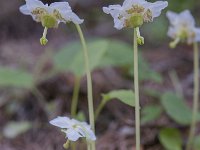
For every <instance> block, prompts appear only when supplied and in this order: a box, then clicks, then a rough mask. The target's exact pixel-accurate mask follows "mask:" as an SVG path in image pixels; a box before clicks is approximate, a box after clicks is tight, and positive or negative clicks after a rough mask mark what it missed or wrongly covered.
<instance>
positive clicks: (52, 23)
mask: <svg viewBox="0 0 200 150" xmlns="http://www.w3.org/2000/svg"><path fill="white" fill-rule="evenodd" d="M41 22H42V26H43V27H47V28H55V27H57V26H58V22H57V20H56V18H55V17H54V16H51V15H43V16H42V20H41Z"/></svg>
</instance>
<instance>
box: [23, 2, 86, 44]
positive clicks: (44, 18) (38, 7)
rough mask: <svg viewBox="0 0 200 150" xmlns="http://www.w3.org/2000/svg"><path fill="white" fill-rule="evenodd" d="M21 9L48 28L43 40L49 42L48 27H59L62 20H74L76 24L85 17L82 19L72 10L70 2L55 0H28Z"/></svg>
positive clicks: (81, 21)
mask: <svg viewBox="0 0 200 150" xmlns="http://www.w3.org/2000/svg"><path fill="white" fill-rule="evenodd" d="M19 9H20V11H21V12H22V13H23V14H25V15H31V16H32V18H33V20H35V21H36V22H41V23H42V25H43V26H44V27H45V28H46V29H45V30H46V31H45V30H44V33H43V39H41V40H43V42H47V39H46V34H47V29H48V28H55V27H58V24H59V23H60V22H64V23H67V22H73V23H75V24H81V23H83V19H80V18H79V17H78V16H77V15H76V14H75V13H74V12H72V9H71V7H70V6H69V3H68V2H54V3H52V4H50V5H48V4H43V3H42V2H41V1H39V0H26V4H25V5H23V6H21V7H20V8H19ZM45 40H46V41H45ZM41 44H42V43H41ZM44 45H45V44H44Z"/></svg>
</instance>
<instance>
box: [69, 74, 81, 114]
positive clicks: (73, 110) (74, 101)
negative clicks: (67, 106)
mask: <svg viewBox="0 0 200 150" xmlns="http://www.w3.org/2000/svg"><path fill="white" fill-rule="evenodd" d="M79 90H80V77H75V83H74V90H73V96H72V104H71V116H72V117H76V113H77V105H78V95H79Z"/></svg>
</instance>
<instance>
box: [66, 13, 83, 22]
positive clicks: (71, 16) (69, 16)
mask: <svg viewBox="0 0 200 150" xmlns="http://www.w3.org/2000/svg"><path fill="white" fill-rule="evenodd" d="M64 18H65V19H66V20H68V21H72V22H73V23H75V24H81V23H83V21H84V20H83V19H80V18H79V17H78V16H77V15H76V14H75V13H73V12H67V13H65V14H64Z"/></svg>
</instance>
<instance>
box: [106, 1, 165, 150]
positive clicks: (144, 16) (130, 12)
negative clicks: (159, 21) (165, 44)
mask: <svg viewBox="0 0 200 150" xmlns="http://www.w3.org/2000/svg"><path fill="white" fill-rule="evenodd" d="M167 6H168V2H167V1H157V2H155V3H150V2H147V1H145V0H125V1H124V3H123V4H122V6H121V5H110V6H108V7H103V11H104V12H105V13H106V14H111V16H112V17H113V18H114V27H115V28H116V29H118V30H120V29H122V28H133V29H134V48H133V49H134V90H135V130H136V132H135V133H136V150H140V104H139V81H138V44H140V45H141V44H144V38H143V37H142V36H141V35H140V32H139V27H140V26H142V25H143V23H144V22H152V21H153V19H154V18H155V17H158V16H159V15H160V14H161V11H162V10H163V9H164V8H165V7H167Z"/></svg>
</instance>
